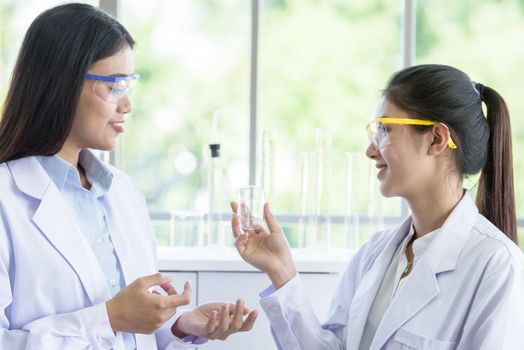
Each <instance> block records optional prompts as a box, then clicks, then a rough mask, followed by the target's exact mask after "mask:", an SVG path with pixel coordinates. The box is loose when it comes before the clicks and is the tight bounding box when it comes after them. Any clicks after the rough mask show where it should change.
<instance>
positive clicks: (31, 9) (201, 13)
mask: <svg viewBox="0 0 524 350" xmlns="http://www.w3.org/2000/svg"><path fill="white" fill-rule="evenodd" d="M86 2H87V3H90V4H93V5H98V1H86ZM58 3H59V2H58V1H52V0H46V1H36V0H28V1H25V2H17V1H15V0H0V50H1V52H0V97H1V98H2V101H3V99H4V97H5V93H6V90H7V86H8V81H9V76H10V74H11V72H12V68H13V65H14V61H15V59H16V55H17V53H18V49H19V47H20V44H21V42H22V38H23V35H24V33H25V31H26V30H27V28H28V26H29V24H30V23H31V21H32V20H33V19H34V18H35V17H36V16H37V15H38V14H39V13H40V12H42V11H43V10H44V9H45V8H48V7H51V6H54V5H57V4H58ZM117 4H118V18H119V20H120V21H122V22H123V24H124V25H125V26H126V27H127V28H128V29H129V31H130V32H131V34H132V35H133V37H134V38H135V40H136V42H137V45H136V47H135V70H136V72H137V73H139V74H140V75H141V78H140V83H139V84H138V85H137V88H136V91H135V93H134V96H133V107H134V109H133V112H132V113H131V117H130V118H129V121H128V123H127V124H126V132H125V133H124V136H123V137H122V139H121V146H120V147H119V148H118V150H117V157H116V159H117V161H118V164H117V165H118V166H119V167H121V168H122V169H123V170H124V171H126V172H127V173H129V174H130V175H131V176H132V178H133V179H134V180H135V182H136V183H137V185H138V186H139V188H140V189H141V190H142V191H143V192H144V194H145V196H146V199H147V201H148V204H149V207H150V210H151V213H152V217H153V219H154V220H155V222H156V230H157V233H158V234H159V235H160V236H161V237H160V239H159V243H160V244H161V245H162V244H179V243H177V238H176V237H174V236H173V230H184V232H186V233H187V236H192V235H193V232H197V233H198V235H201V234H202V227H201V226H202V225H201V224H202V218H203V216H202V214H203V213H205V212H207V209H208V206H209V203H208V196H207V194H206V182H207V176H208V175H207V173H208V168H209V164H210V150H209V144H210V143H220V144H221V158H220V160H221V163H222V170H220V171H219V173H220V175H221V176H222V177H223V179H224V181H223V182H222V183H223V187H222V189H221V192H222V195H221V197H220V200H221V207H222V210H223V211H224V212H229V207H228V202H229V201H230V200H234V199H235V198H234V190H235V189H236V188H238V187H241V186H244V185H246V184H247V183H248V181H249V178H254V177H256V182H257V184H259V185H264V186H265V187H266V190H267V192H268V196H269V199H270V201H271V203H272V207H273V209H275V210H276V211H277V213H278V214H279V218H280V220H281V222H282V224H283V226H284V229H285V231H286V234H287V236H288V238H289V239H290V242H291V244H292V245H294V246H297V245H300V244H301V239H302V238H303V237H302V235H303V234H304V232H303V230H304V226H307V225H308V224H310V223H311V221H308V220H311V217H313V216H319V215H320V216H325V217H326V218H329V220H330V222H331V224H332V226H331V229H332V233H333V236H332V245H336V246H340V245H343V244H346V243H343V242H344V240H345V239H346V238H345V237H346V236H347V233H348V232H350V230H353V229H355V227H356V228H357V229H359V230H361V232H360V234H361V235H362V238H361V241H363V240H365V238H366V236H367V235H368V234H370V233H371V232H373V231H374V230H375V229H376V228H378V227H380V226H382V225H388V224H393V223H396V222H398V221H399V220H400V219H401V217H403V216H404V215H405V214H406V212H407V208H406V206H405V204H402V203H401V201H400V200H398V199H382V197H381V196H380V195H379V194H378V191H377V186H376V184H375V183H374V182H376V179H375V176H374V169H370V166H371V165H372V164H370V162H369V161H367V160H366V159H365V156H364V151H365V147H366V146H367V138H366V133H365V130H364V124H365V123H366V122H367V121H368V120H369V119H370V118H371V117H372V116H373V112H374V110H375V106H376V104H377V102H378V100H379V98H380V91H381V89H383V88H384V86H385V84H386V82H387V80H388V78H389V77H390V75H391V74H392V73H393V72H394V71H396V70H398V69H400V68H401V67H402V65H403V63H402V58H403V57H406V55H409V53H410V48H409V47H406V46H402V44H403V43H402V37H405V33H406V32H409V30H404V29H403V28H404V27H403V25H402V24H403V23H408V22H410V19H411V17H410V16H411V15H410V13H409V11H407V9H408V8H410V6H411V8H416V11H415V14H414V15H415V16H416V21H415V22H414V23H415V31H414V32H415V34H416V41H415V45H414V47H412V48H411V50H414V53H415V55H414V61H413V62H411V63H413V64H419V63H444V64H450V65H453V66H456V67H458V68H460V69H462V70H464V71H465V72H467V73H468V74H469V75H470V76H471V78H472V79H473V80H476V81H479V82H481V83H483V84H485V85H487V86H493V87H495V88H496V89H497V90H498V91H499V92H500V93H501V95H502V96H503V97H504V98H505V99H506V102H507V103H508V106H509V109H510V113H511V115H512V127H513V142H514V163H515V164H514V166H515V179H516V180H518V179H519V178H520V177H522V176H523V175H524V156H522V155H521V154H519V153H518V152H517V150H519V149H522V148H523V147H524V137H523V135H524V122H521V118H518V116H519V115H520V114H521V113H522V112H524V100H523V99H522V98H521V96H522V95H523V94H524V88H523V87H522V84H521V83H520V81H519V80H518V77H519V74H517V73H518V72H520V65H521V63H520V61H521V60H522V57H523V55H524V49H522V48H521V47H520V46H519V45H517V44H515V43H518V42H520V38H522V37H524V5H523V4H522V1H519V0H487V1H484V2H481V3H479V2H476V1H473V0H466V1H460V2H457V1H452V0H440V1H435V0H419V1H415V0H405V1H404V2H403V4H402V3H398V2H384V1H378V0H371V1H370V0H355V1H341V0H330V1H320V0H304V1H284V0H249V1H246V0H178V1H176V2H174V1H169V0H155V1H151V2H147V3H146V2H143V1H138V0H121V1H119V2H117V1H116V0H104V1H102V2H101V5H102V7H104V8H108V7H109V8H111V7H114V8H116V5H117ZM402 5H404V7H403V6H402ZM252 6H255V8H256V11H253V8H252ZM253 24H256V25H255V26H254V27H252V26H253ZM252 28H254V31H253V30H252ZM254 38H256V39H257V41H253V40H254ZM255 43H256V45H254V44H255ZM252 44H253V47H254V48H255V50H253V51H252ZM252 54H255V58H256V59H257V60H258V62H257V64H258V66H256V68H257V69H256V73H257V74H256V75H254V74H253V73H255V69H254V68H255V67H254V66H252V61H251V60H252V57H251V55H252ZM254 77H255V78H256V80H255V79H254ZM255 86H256V87H257V90H258V93H257V98H258V99H257V105H256V106H255V105H254V101H255V100H254V99H253V98H252V97H251V96H250V93H251V91H252V89H253V87H255ZM254 107H256V114H253V113H251V109H252V108H254ZM254 116H256V141H257V142H256V143H254V138H252V137H251V135H250V117H254ZM250 143H251V144H250ZM251 145H256V150H257V152H256V158H257V161H256V167H255V166H254V165H253V163H250V151H251V152H252V149H251V150H250V147H251ZM319 150H322V152H323V153H322V154H323V155H324V158H323V159H322V158H321V157H319V156H318V152H317V153H315V151H319ZM251 156H252V154H251ZM326 159H328V160H329V161H326ZM349 159H351V162H349ZM250 164H251V165H250ZM348 167H351V169H352V171H351V174H352V176H351V178H349V177H348ZM319 169H320V170H322V171H321V172H319ZM318 174H321V175H322V177H323V178H324V185H322V186H319V185H318V181H317V183H315V178H317V177H318ZM253 175H256V176H253ZM348 184H349V185H351V186H349V187H350V188H351V191H348ZM515 185H516V200H517V211H518V216H519V217H520V218H524V184H523V183H522V182H521V181H516V183H515ZM319 193H320V194H319ZM319 198H321V199H322V203H321V205H315V204H314V203H319ZM348 198H352V201H350V202H348ZM357 219H358V220H359V221H357ZM197 223H198V225H196V224H197ZM362 223H366V225H362V226H361V227H359V226H358V225H359V224H362ZM348 225H349V226H348ZM179 226H180V227H183V228H180V229H179V228H177V227H179ZM364 226H365V227H364ZM519 227H524V219H520V220H519ZM523 234H524V232H523ZM190 241H191V242H192V243H187V242H186V243H183V242H180V244H198V243H195V242H196V241H195V240H190ZM197 241H198V242H202V241H201V240H200V239H198V240H197ZM521 244H522V246H523V247H524V236H522V237H521Z"/></svg>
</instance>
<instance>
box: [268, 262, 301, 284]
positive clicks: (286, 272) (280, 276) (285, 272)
mask: <svg viewBox="0 0 524 350" xmlns="http://www.w3.org/2000/svg"><path fill="white" fill-rule="evenodd" d="M296 274H297V268H296V267H295V265H294V264H292V265H290V266H285V267H282V266H280V267H277V268H275V269H273V270H272V271H270V272H268V277H269V279H270V280H271V283H273V285H274V286H275V288H276V289H279V288H281V287H282V286H283V285H285V284H286V283H287V282H289V281H290V280H291V279H292V278H293V277H295V275H296Z"/></svg>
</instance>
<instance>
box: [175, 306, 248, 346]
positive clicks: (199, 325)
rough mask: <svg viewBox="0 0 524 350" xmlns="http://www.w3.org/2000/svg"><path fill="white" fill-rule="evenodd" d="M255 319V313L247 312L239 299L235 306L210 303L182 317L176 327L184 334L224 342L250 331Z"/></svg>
mask: <svg viewBox="0 0 524 350" xmlns="http://www.w3.org/2000/svg"><path fill="white" fill-rule="evenodd" d="M245 315H248V316H247V318H246V319H245V320H244V316H245ZM256 318H257V311H256V310H253V311H251V312H249V309H247V308H246V307H245V306H244V301H243V300H241V299H239V300H237V302H236V304H228V303H222V302H210V303H206V304H202V305H200V306H199V307H197V308H195V309H194V310H192V311H190V312H187V313H185V314H184V315H182V317H181V318H180V320H179V321H178V322H177V325H176V327H177V328H178V330H179V331H181V332H183V333H185V334H193V335H196V336H199V337H204V338H207V339H221V340H224V339H226V338H227V337H229V336H230V335H231V334H233V333H236V332H245V331H248V330H250V329H251V328H252V327H253V324H254V323H255V320H256Z"/></svg>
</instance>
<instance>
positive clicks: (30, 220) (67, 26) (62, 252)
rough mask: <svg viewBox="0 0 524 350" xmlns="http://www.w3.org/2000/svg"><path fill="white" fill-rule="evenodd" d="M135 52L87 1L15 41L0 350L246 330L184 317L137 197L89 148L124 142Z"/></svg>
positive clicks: (133, 344) (1, 134)
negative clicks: (18, 46) (162, 271)
mask: <svg viewBox="0 0 524 350" xmlns="http://www.w3.org/2000/svg"><path fill="white" fill-rule="evenodd" d="M133 45H134V40H133V38H132V37H131V35H130V34H129V33H128V32H127V30H126V29H125V28H124V27H123V26H122V25H121V24H120V23H118V22H117V21H116V20H115V19H114V18H112V17H111V16H109V15H107V14H106V13H104V12H102V11H100V10H97V9H95V8H93V7H92V6H89V5H85V4H74V3H70V4H66V5H62V6H58V7H55V8H51V9H49V10H47V11H45V12H44V13H43V14H41V15H40V16H38V18H37V19H36V20H35V21H34V22H33V23H32V24H31V27H30V28H29V30H28V32H27V34H26V37H25V39H24V42H23V44H22V48H21V51H20V54H19V57H18V62H17V64H16V68H15V71H14V74H13V79H12V82H11V86H10V88H9V93H8V94H7V99H6V101H5V104H4V109H3V113H2V116H1V118H0V349H117V350H124V349H125V350H131V349H137V350H151V349H167V348H169V349H179V348H180V349H182V348H183V349H187V348H188V347H194V346H195V344H202V343H204V342H206V341H207V339H226V338H227V337H229V336H230V335H231V334H233V333H236V332H241V331H246V330H249V329H250V328H251V327H252V326H253V323H254V321H255V319H256V316H257V312H256V311H255V310H254V311H251V312H250V311H249V310H248V309H247V308H246V307H245V305H244V302H243V301H242V300H241V299H239V300H238V301H237V302H236V304H229V303H224V302H211V303H206V304H202V305H200V306H198V307H196V308H194V309H186V310H183V309H182V308H181V307H182V306H184V305H187V304H188V303H189V301H190V298H191V285H190V284H189V282H186V283H185V285H184V290H183V291H182V292H180V293H178V292H177V291H176V290H175V288H174V287H173V285H172V284H171V282H172V278H171V277H169V276H167V275H162V274H160V273H158V270H157V261H156V245H155V237H154V232H153V229H152V226H151V223H150V221H149V213H148V210H147V207H146V203H145V201H144V196H143V195H142V194H141V193H140V192H139V191H138V190H137V188H136V186H135V185H134V184H133V183H132V181H131V179H130V178H129V177H128V176H127V175H126V174H124V173H122V172H121V171H119V170H118V169H116V168H114V167H112V166H110V165H108V164H106V163H104V162H102V161H100V159H98V158H97V157H96V156H95V155H94V154H93V153H92V152H91V151H90V149H96V150H102V151H111V150H114V149H115V147H116V146H117V143H118V138H119V135H120V134H121V133H123V132H124V123H125V121H126V116H127V115H129V113H130V112H131V110H132V104H131V101H130V98H129V97H130V94H131V92H132V90H133V87H134V85H135V83H136V82H137V80H138V75H137V74H134V60H133V51H132V48H133ZM57 72H60V74H57Z"/></svg>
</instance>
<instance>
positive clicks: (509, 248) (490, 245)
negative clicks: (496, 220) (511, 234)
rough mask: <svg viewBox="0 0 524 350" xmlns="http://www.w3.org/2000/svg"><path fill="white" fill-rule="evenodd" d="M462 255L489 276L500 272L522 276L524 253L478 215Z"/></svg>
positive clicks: (523, 272) (523, 273)
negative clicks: (511, 272) (512, 272)
mask: <svg viewBox="0 0 524 350" xmlns="http://www.w3.org/2000/svg"><path fill="white" fill-rule="evenodd" d="M466 247H467V248H466V249H465V251H464V255H465V256H467V257H468V258H469V260H470V261H476V265H477V266H484V269H485V271H484V272H485V274H486V275H487V276H489V275H490V274H494V273H496V272H497V271H501V270H508V269H509V270H515V271H520V274H522V275H523V276H524V253H523V252H522V251H521V249H520V248H519V247H518V246H517V245H516V244H515V243H514V242H513V241H511V240H510V239H509V238H508V237H507V236H506V235H505V234H504V233H503V232H502V231H500V230H499V229H498V228H497V227H496V226H495V225H493V224H492V223H491V222H490V221H489V220H488V219H486V218H485V217H484V216H483V215H481V214H479V215H478V218H477V221H476V222H475V225H474V226H473V228H472V230H471V235H470V237H469V242H468V244H467V246H466Z"/></svg>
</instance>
